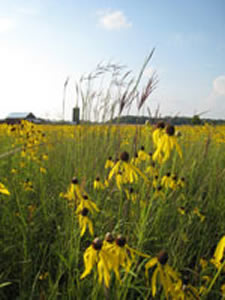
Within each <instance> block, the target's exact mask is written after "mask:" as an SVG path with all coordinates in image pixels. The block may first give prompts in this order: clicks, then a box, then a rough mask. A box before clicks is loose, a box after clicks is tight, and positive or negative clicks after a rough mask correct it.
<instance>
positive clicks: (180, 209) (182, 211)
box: [177, 206, 186, 216]
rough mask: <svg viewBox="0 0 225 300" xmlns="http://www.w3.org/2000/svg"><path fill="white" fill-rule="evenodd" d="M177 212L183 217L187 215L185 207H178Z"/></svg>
mask: <svg viewBox="0 0 225 300" xmlns="http://www.w3.org/2000/svg"><path fill="white" fill-rule="evenodd" d="M177 211H178V212H179V213H180V214H181V215H183V216H184V215H185V214H186V211H185V208H184V207H183V206H181V207H178V209H177Z"/></svg>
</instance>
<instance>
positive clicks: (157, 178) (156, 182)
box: [152, 175, 159, 188]
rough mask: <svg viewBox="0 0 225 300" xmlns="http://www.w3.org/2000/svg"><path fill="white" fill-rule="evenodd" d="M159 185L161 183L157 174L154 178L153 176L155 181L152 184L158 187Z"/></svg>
mask: <svg viewBox="0 0 225 300" xmlns="http://www.w3.org/2000/svg"><path fill="white" fill-rule="evenodd" d="M158 185H159V176H158V175H155V176H154V178H153V181H152V186H153V187H154V188H157V186H158Z"/></svg>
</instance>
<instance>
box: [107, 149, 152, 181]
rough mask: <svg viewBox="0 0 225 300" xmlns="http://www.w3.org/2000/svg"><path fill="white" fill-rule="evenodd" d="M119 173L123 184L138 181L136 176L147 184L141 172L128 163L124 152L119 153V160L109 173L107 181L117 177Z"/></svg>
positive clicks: (127, 155)
mask: <svg viewBox="0 0 225 300" xmlns="http://www.w3.org/2000/svg"><path fill="white" fill-rule="evenodd" d="M119 171H120V172H121V173H122V182H123V183H134V182H136V181H137V180H138V175H140V176H141V177H142V178H143V179H144V180H145V181H146V182H148V178H147V177H146V176H145V175H144V174H143V173H142V172H141V170H139V169H138V168H137V167H135V166H134V165H132V164H130V163H129V154H128V152H126V151H124V152H122V153H121V155H120V160H119V161H118V162H117V163H116V164H115V166H114V167H113V168H112V170H111V171H110V173H109V176H108V179H109V180H110V179H111V178H112V177H113V176H115V175H117V174H118V173H119Z"/></svg>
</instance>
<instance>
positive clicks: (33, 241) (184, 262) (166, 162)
mask: <svg viewBox="0 0 225 300" xmlns="http://www.w3.org/2000/svg"><path fill="white" fill-rule="evenodd" d="M0 145H1V152H0V205H1V209H0V299H3V300H4V299H13V300H14V299H40V300H44V299H153V298H154V299H180V300H181V299H225V258H224V249H225V155H224V153H225V126H222V125H221V126H212V125H208V124H205V125H204V126H192V127H191V126H181V127H176V128H174V127H173V126H171V125H168V124H164V123H163V122H160V123H158V124H157V125H154V126H153V125H149V124H146V125H142V126H141V125H129V126H128V125H76V126H72V125H71V126H70V125H64V126H59V125H57V126H56V125H55V126H54V125H34V124H32V123H29V122H22V123H21V124H18V125H5V124H2V125H0Z"/></svg>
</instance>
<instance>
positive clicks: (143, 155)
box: [138, 146, 150, 161]
mask: <svg viewBox="0 0 225 300" xmlns="http://www.w3.org/2000/svg"><path fill="white" fill-rule="evenodd" d="M138 158H139V159H140V160H141V161H149V160H150V156H149V154H148V153H146V152H145V147H144V146H141V149H140V150H139V151H138Z"/></svg>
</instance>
